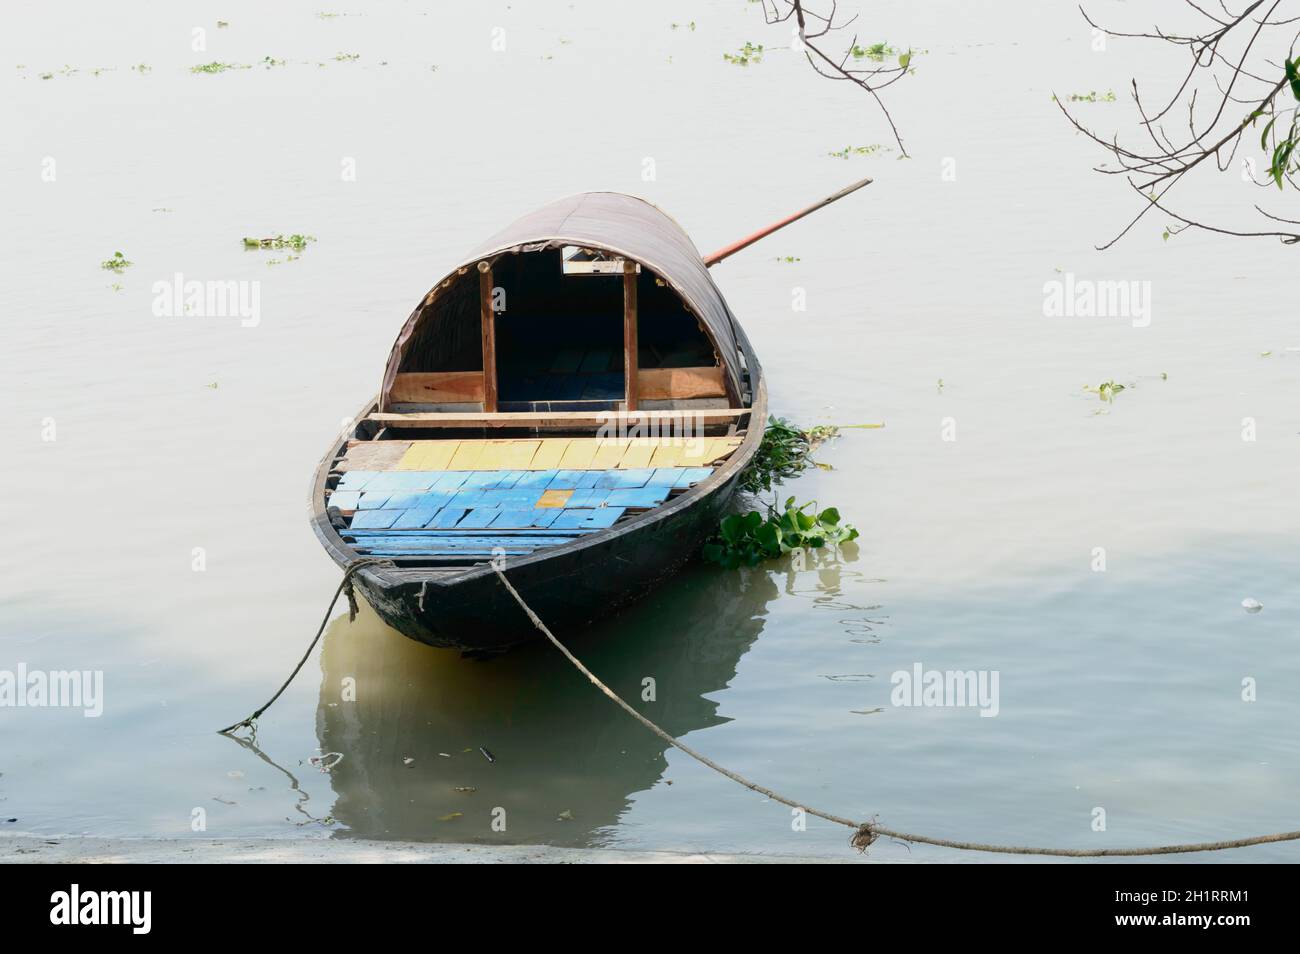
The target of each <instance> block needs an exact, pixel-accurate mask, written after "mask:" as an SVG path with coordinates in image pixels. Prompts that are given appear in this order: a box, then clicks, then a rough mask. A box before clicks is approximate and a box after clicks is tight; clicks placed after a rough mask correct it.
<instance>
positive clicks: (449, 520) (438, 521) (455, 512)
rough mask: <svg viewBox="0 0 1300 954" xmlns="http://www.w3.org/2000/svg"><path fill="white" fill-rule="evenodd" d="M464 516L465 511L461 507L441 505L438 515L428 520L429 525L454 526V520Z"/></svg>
mask: <svg viewBox="0 0 1300 954" xmlns="http://www.w3.org/2000/svg"><path fill="white" fill-rule="evenodd" d="M463 516H465V511H464V509H463V508H461V507H443V508H442V509H441V510H439V511H438V515H437V516H436V517H434V518H433V519H432V520H430V521H429V524H428V525H429V526H430V527H454V526H456V521H457V520H459V519H460V518H461V517H463Z"/></svg>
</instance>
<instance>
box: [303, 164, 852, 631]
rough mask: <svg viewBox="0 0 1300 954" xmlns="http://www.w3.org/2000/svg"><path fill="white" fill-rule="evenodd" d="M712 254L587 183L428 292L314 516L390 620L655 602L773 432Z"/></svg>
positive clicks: (337, 444)
mask: <svg viewBox="0 0 1300 954" xmlns="http://www.w3.org/2000/svg"><path fill="white" fill-rule="evenodd" d="M865 184H866V181H864V182H861V183H857V184H856V185H854V186H852V187H850V188H849V189H846V190H842V191H841V192H840V193H837V194H836V195H834V196H831V197H830V198H829V199H826V200H823V201H822V202H820V203H817V204H816V205H814V206H811V207H809V208H808V209H805V210H803V211H802V212H800V213H796V214H795V215H794V216H791V217H789V218H788V219H785V220H782V221H781V222H778V223H775V224H774V225H773V226H770V227H769V228H767V229H764V230H762V231H760V232H759V233H756V234H755V235H754V236H751V237H750V238H748V239H745V240H742V241H741V242H737V243H735V244H734V245H732V246H728V247H727V248H724V249H722V250H720V251H719V252H717V253H714V254H713V255H711V256H709V257H708V258H703V257H701V255H700V253H699V252H698V250H697V249H696V247H695V245H694V244H693V243H692V242H691V240H690V238H689V237H687V235H686V233H685V232H684V231H683V230H682V229H681V227H680V226H679V225H678V224H677V223H676V222H675V221H674V220H673V219H672V218H670V217H669V216H668V215H666V214H665V213H664V212H662V211H660V210H659V209H658V208H656V207H655V206H653V205H651V204H650V203H648V202H646V201H644V200H642V199H639V198H635V197H633V196H629V195H623V194H619V193H611V192H593V193H583V194H580V195H576V196H571V197H569V198H566V199H562V200H560V201H558V202H554V203H552V204H550V205H547V206H545V207H543V208H541V209H539V210H537V211H535V212H533V213H531V214H529V215H526V216H524V217H523V218H521V219H519V220H518V221H516V222H515V223H513V224H512V225H510V226H509V227H507V228H506V229H505V230H503V231H502V232H500V233H499V234H498V235H496V236H494V237H493V238H491V239H489V240H488V241H487V242H485V243H483V244H482V245H481V246H480V247H479V248H477V249H475V250H474V251H473V252H472V253H471V254H470V255H469V256H468V257H467V258H466V259H465V260H464V261H462V262H461V263H460V264H458V265H457V266H456V267H455V268H453V269H451V270H450V271H449V272H448V273H447V275H446V277H445V278H443V279H442V280H441V281H440V282H438V283H437V284H436V285H434V286H433V288H432V289H431V290H430V291H429V292H428V294H427V295H425V296H424V298H423V299H422V300H421V301H420V303H419V304H418V305H417V306H416V308H415V310H414V311H413V312H412V313H411V315H410V317H409V318H408V319H407V321H406V324H405V325H404V326H403V327H402V330H401V332H400V333H399V335H398V337H397V341H396V343H395V344H394V346H393V349H392V352H391V354H390V355H389V358H388V362H387V366H386V367H385V370H384V377H383V382H382V386H381V388H380V391H379V394H378V395H377V396H376V397H375V398H373V399H372V400H370V401H368V402H367V403H366V404H365V406H364V407H363V408H362V409H361V411H360V413H358V414H357V416H356V418H355V419H354V420H353V421H352V422H351V424H349V425H348V427H347V428H345V430H344V432H343V433H342V434H341V435H340V437H339V439H337V440H335V441H334V442H332V443H331V444H330V447H329V450H328V451H327V452H326V454H325V456H324V457H323V458H322V460H321V462H320V465H319V467H318V468H317V471H316V479H315V483H314V485H313V488H312V496H311V506H312V525H313V528H314V530H315V532H316V535H317V537H318V538H319V539H320V541H321V543H322V544H323V545H324V547H325V549H326V552H328V553H329V555H330V557H331V558H332V559H333V560H334V561H335V562H336V563H338V564H339V565H340V566H347V565H348V564H350V563H352V562H353V561H355V560H357V559H358V558H359V557H366V556H372V557H381V558H384V559H386V560H388V561H391V564H392V565H391V566H388V565H373V566H367V567H364V568H362V569H360V570H358V571H357V572H356V574H355V577H354V580H355V584H356V586H357V588H358V589H359V590H361V592H362V593H363V595H364V596H365V598H366V600H367V601H368V602H369V603H370V605H371V606H373V607H374V609H375V611H376V612H377V613H378V614H379V616H380V617H381V618H382V619H383V620H384V621H385V622H387V623H388V624H389V625H390V626H392V627H394V628H395V629H397V630H399V631H400V632H402V633H404V634H406V635H407V636H409V637H411V638H412V639H415V640H418V641H420V642H423V643H427V644H429V645H432V646H443V647H455V648H459V649H462V650H466V651H473V652H489V653H490V652H495V651H500V650H503V649H506V648H508V647H510V646H512V645H515V644H517V643H521V642H524V641H526V640H528V639H531V638H534V637H536V636H538V635H539V634H538V633H537V631H536V630H535V629H534V628H533V626H532V624H531V623H530V622H529V620H528V618H527V617H526V616H525V614H524V613H523V611H522V610H521V609H520V608H519V606H518V604H517V603H516V602H515V601H514V599H513V598H512V597H511V596H510V594H509V593H507V592H506V590H505V588H504V587H503V586H502V585H501V582H500V580H498V579H497V576H496V572H495V567H498V566H499V567H501V568H502V569H504V570H505V571H506V573H507V574H508V576H509V578H510V580H511V583H512V584H513V585H514V586H515V588H516V589H517V590H518V591H519V593H520V594H521V595H522V596H523V598H524V599H525V600H526V601H527V602H528V603H529V604H530V605H531V606H532V607H533V608H534V610H535V611H536V612H537V613H538V614H539V615H540V616H541V618H542V619H544V620H546V621H547V623H548V624H549V625H551V626H552V627H554V628H556V629H557V630H558V631H560V632H572V630H573V629H574V628H575V627H579V626H584V625H586V624H588V623H590V622H591V621H592V620H595V619H597V618H600V617H604V616H606V615H608V614H610V613H612V612H614V611H615V610H616V609H617V608H618V607H619V606H621V605H623V604H625V603H627V602H629V601H631V600H634V599H636V598H638V597H639V596H642V595H644V594H645V593H646V592H648V591H649V590H650V589H651V588H652V587H654V586H655V585H656V584H658V583H661V582H662V581H664V580H665V579H666V578H667V577H669V576H670V575H671V574H672V573H673V572H674V571H675V570H677V569H678V568H679V567H680V566H681V565H682V564H683V563H685V562H686V561H688V560H690V559H692V558H694V557H695V555H696V554H697V553H698V552H699V550H700V547H701V544H702V543H703V541H704V540H705V539H706V538H707V537H709V536H710V535H711V534H713V533H714V532H715V530H716V529H717V526H718V522H719V520H720V519H721V518H722V516H723V515H724V514H725V511H726V509H727V506H728V504H729V502H730V500H731V497H732V495H733V493H734V492H735V489H736V485H737V482H738V479H739V477H740V474H741V471H742V470H743V469H744V467H745V465H746V464H747V463H749V461H750V459H751V458H752V457H753V455H754V452H755V451H756V450H757V448H758V445H759V442H760V441H761V439H762V433H763V427H764V423H765V421H766V414H767V389H766V386H765V384H764V381H763V372H762V367H761V365H760V364H759V361H758V357H757V355H755V354H754V351H753V348H752V346H751V345H750V342H749V339H748V338H747V337H746V336H745V333H744V331H743V330H742V329H741V327H740V325H739V324H738V323H737V322H736V319H735V316H734V315H733V314H732V312H731V310H730V308H729V307H728V305H727V303H726V301H725V299H724V298H723V296H722V293H721V292H720V291H719V289H718V287H717V285H716V284H715V283H714V281H713V278H712V276H711V275H710V274H709V271H708V267H709V265H712V264H714V263H715V262H717V261H720V260H721V259H722V258H725V257H726V256H727V255H730V254H731V253H732V252H734V251H737V250H739V249H740V248H743V247H744V246H745V245H748V244H749V243H750V242H752V241H756V240H757V239H758V238H761V237H762V236H763V235H766V234H768V233H770V232H771V231H774V230H775V229H776V228H779V227H781V226H782V225H784V224H786V223H788V222H790V221H793V220H795V219H796V218H799V217H801V216H802V215H805V214H807V213H808V212H810V211H812V210H813V209H816V208H820V207H821V206H823V205H825V204H827V203H829V202H831V201H834V200H835V199H837V198H839V197H840V196H842V195H846V194H848V193H849V192H851V191H853V190H854V189H856V188H860V187H861V186H862V185H865Z"/></svg>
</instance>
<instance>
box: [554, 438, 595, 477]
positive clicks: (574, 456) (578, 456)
mask: <svg viewBox="0 0 1300 954" xmlns="http://www.w3.org/2000/svg"><path fill="white" fill-rule="evenodd" d="M597 444H598V442H597V441H596V439H595V438H594V437H579V438H575V439H574V440H572V441H570V442H569V446H568V447H567V448H566V449H565V451H564V456H563V457H561V458H560V470H586V469H587V468H588V467H590V466H591V461H592V459H593V458H594V457H595V456H596V447H597Z"/></svg>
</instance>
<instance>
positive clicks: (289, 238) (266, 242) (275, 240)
mask: <svg viewBox="0 0 1300 954" xmlns="http://www.w3.org/2000/svg"><path fill="white" fill-rule="evenodd" d="M314 241H316V236H314V235H299V234H297V233H295V234H293V235H272V236H270V237H269V238H248V236H245V237H244V248H291V249H295V250H297V251H299V252H301V251H302V250H303V249H305V248H306V247H307V244H308V243H309V242H314Z"/></svg>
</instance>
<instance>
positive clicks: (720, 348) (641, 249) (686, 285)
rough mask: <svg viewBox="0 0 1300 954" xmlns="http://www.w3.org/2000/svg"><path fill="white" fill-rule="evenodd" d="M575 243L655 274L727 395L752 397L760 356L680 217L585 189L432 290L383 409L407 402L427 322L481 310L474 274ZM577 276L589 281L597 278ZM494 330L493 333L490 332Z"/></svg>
mask: <svg viewBox="0 0 1300 954" xmlns="http://www.w3.org/2000/svg"><path fill="white" fill-rule="evenodd" d="M568 247H574V248H576V249H577V250H587V251H592V252H596V253H605V256H602V257H609V258H613V259H624V260H626V261H628V262H634V263H636V264H637V265H638V266H640V269H644V270H648V271H649V272H651V273H652V274H653V276H654V277H655V278H656V279H658V280H659V281H660V282H661V283H662V284H664V285H666V286H667V287H668V288H670V289H671V290H672V292H674V293H675V295H676V297H677V298H679V299H680V302H681V305H682V306H684V307H685V309H686V310H687V311H689V312H690V313H691V314H692V315H693V316H694V317H695V318H696V319H697V321H698V323H699V328H700V330H702V331H703V332H704V334H705V335H706V336H707V338H708V340H709V343H711V344H712V346H713V351H714V352H715V354H716V356H717V359H718V363H719V364H720V365H721V369H720V370H721V375H722V376H723V378H724V379H725V383H726V385H727V387H726V390H727V392H728V393H729V394H731V395H733V396H735V397H737V398H739V397H740V396H742V395H743V394H744V388H743V387H742V385H741V377H740V369H741V367H743V366H746V365H747V366H749V367H751V370H753V369H755V368H756V363H755V361H754V358H753V353H752V351H751V349H750V347H749V343H748V341H747V340H746V339H745V336H744V332H743V331H742V330H741V329H740V328H739V327H738V326H737V325H736V322H735V318H734V316H733V315H732V313H731V309H730V308H729V307H728V306H727V303H726V301H725V299H724V298H723V297H722V293H721V291H719V289H718V286H717V285H716V284H715V283H714V281H713V277H712V276H711V275H710V274H709V270H708V268H707V267H706V266H705V264H704V261H703V259H702V258H701V256H700V252H699V250H698V249H697V248H696V247H695V244H694V243H693V242H692V241H691V239H690V237H689V236H687V234H686V232H685V231H684V230H683V229H682V227H681V226H680V225H678V224H677V222H676V221H675V220H674V219H673V218H672V217H670V216H669V215H667V214H666V213H665V212H663V211H661V210H660V209H659V208H657V207H656V206H654V205H652V204H651V203H649V202H647V201H646V200H644V199H641V198H638V197H636V196H631V195H626V194H623V193H618V192H584V193H580V194H578V195H573V196H569V197H567V198H564V199H560V200H558V201H555V202H552V203H550V204H549V205H546V206H543V207H542V208H540V209H537V210H536V211H534V212H530V213H529V214H527V215H525V216H523V217H522V218H520V219H518V220H516V221H515V222H514V223H512V224H511V225H509V226H507V227H506V228H505V229H503V230H502V231H500V232H498V233H497V234H496V235H494V236H492V237H491V238H489V239H488V240H487V241H485V242H483V243H482V244H481V245H479V246H478V247H477V248H475V249H474V250H473V251H472V252H471V253H470V254H469V255H468V256H467V257H466V258H465V259H464V260H463V261H462V262H461V263H459V264H458V265H457V266H456V267H455V268H453V269H452V270H451V271H450V272H449V273H448V274H447V276H446V277H445V278H444V279H443V280H442V281H440V282H439V283H438V284H436V285H435V286H434V287H433V288H432V289H431V290H430V291H429V293H428V294H427V295H426V296H425V297H424V298H423V299H422V301H421V302H420V304H419V305H418V306H417V307H416V308H415V310H414V311H413V312H412V313H411V316H410V317H409V318H408V319H407V320H406V323H405V324H404V325H403V326H402V330H401V332H400V333H399V334H398V336H397V341H396V342H395V343H394V345H393V348H392V352H391V353H390V355H389V358H388V363H387V365H386V367H385V370H384V381H383V389H382V390H381V392H380V406H381V408H385V409H386V408H388V407H390V406H391V405H392V404H393V403H395V402H397V401H400V400H401V398H400V397H398V396H397V395H394V394H393V385H394V382H395V380H396V379H397V376H398V372H399V370H405V369H403V364H404V359H405V357H406V355H407V353H408V350H409V348H410V346H411V344H412V341H413V339H414V338H416V336H417V332H419V330H420V328H421V326H422V325H423V324H424V323H425V322H427V321H431V320H432V321H436V322H438V323H439V325H441V324H443V323H444V321H449V320H450V317H449V314H448V313H450V314H454V313H455V312H457V311H458V310H461V309H463V310H464V311H468V310H469V309H470V308H473V309H474V310H475V313H477V308H478V305H477V304H476V303H475V301H471V300H469V295H470V294H471V293H470V289H471V288H472V289H474V291H473V292H472V295H473V297H474V299H475V300H476V299H477V297H478V284H477V277H478V276H477V275H474V274H473V270H474V269H475V268H476V267H477V268H478V270H479V271H484V270H485V269H488V268H490V267H491V263H493V262H495V261H496V260H497V259H499V258H501V257H503V256H506V255H510V254H515V255H517V254H519V253H524V252H539V251H544V250H545V251H550V252H551V253H552V254H553V255H555V256H556V257H557V258H558V257H559V256H560V255H561V254H563V250H565V249H566V248H568ZM629 267H630V266H629ZM488 274H489V275H490V272H489V273H488ZM576 280H577V281H580V282H584V283H585V282H587V281H591V280H593V279H585V278H579V279H576ZM595 280H596V281H598V279H595ZM458 287H459V288H461V289H462V290H463V293H464V296H463V297H464V298H465V299H466V300H464V301H463V303H457V302H456V301H455V299H456V298H457V297H458V292H457V291H456V289H457V288H458ZM444 299H446V300H447V301H446V306H445V307H444V303H443V300H444ZM679 313H680V311H679ZM466 317H468V316H466ZM449 333H450V326H449ZM488 333H489V332H487V331H485V335H487V334H488ZM459 337H467V336H464V335H461V336H459ZM461 345H463V346H465V347H468V348H470V349H471V350H472V349H473V348H475V347H477V345H476V344H475V343H474V342H473V341H471V340H464V341H462V342H461ZM742 352H743V353H744V356H745V357H744V358H742V357H741V354H742Z"/></svg>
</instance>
